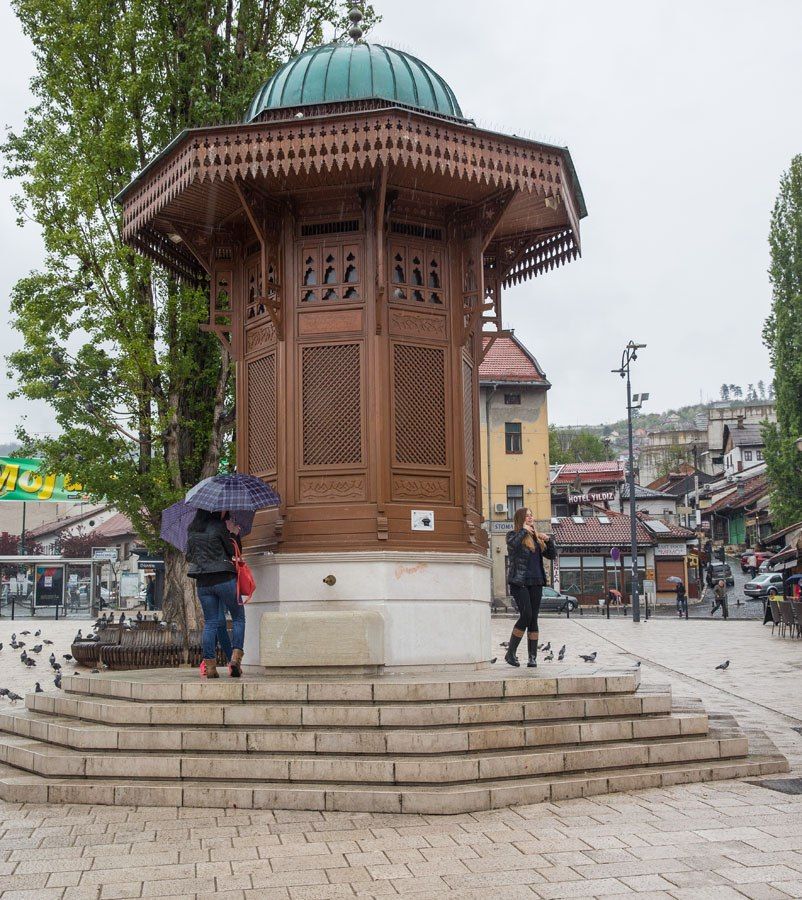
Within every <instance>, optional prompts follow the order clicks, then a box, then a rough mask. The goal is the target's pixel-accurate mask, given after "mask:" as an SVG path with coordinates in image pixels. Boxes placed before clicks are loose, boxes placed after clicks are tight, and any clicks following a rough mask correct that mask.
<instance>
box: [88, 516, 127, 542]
mask: <svg viewBox="0 0 802 900" xmlns="http://www.w3.org/2000/svg"><path fill="white" fill-rule="evenodd" d="M95 534H96V535H97V536H98V537H101V538H105V539H106V540H113V539H114V538H121V537H127V536H128V535H135V534H136V530H135V529H134V526H133V525H132V524H131V520H130V519H129V518H128V516H124V515H123V514H122V513H115V514H114V515H113V516H112V517H111V518H110V519H106V521H105V522H103V524H102V525H98V527H97V528H96V529H95Z"/></svg>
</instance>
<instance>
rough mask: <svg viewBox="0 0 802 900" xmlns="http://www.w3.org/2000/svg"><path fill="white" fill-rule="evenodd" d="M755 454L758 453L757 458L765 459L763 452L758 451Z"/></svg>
mask: <svg viewBox="0 0 802 900" xmlns="http://www.w3.org/2000/svg"><path fill="white" fill-rule="evenodd" d="M755 452H756V453H757V458H758V459H761V460H762V459H763V451H762V450H756V451H755Z"/></svg>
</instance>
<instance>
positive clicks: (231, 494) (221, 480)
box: [185, 472, 281, 513]
mask: <svg viewBox="0 0 802 900" xmlns="http://www.w3.org/2000/svg"><path fill="white" fill-rule="evenodd" d="M185 499H186V501H187V503H189V505H190V506H194V507H197V508H198V509H208V510H210V511H211V512H218V511H221V510H224V509H227V510H230V511H231V512H232V513H234V512H235V511H237V510H248V511H255V510H257V509H267V508H268V507H271V506H278V505H279V504H280V503H281V498H280V497H279V495H278V494H277V493H276V492H275V491H274V490H273V488H272V487H270V485H269V484H265V482H264V481H262V479H261V478H256V476H254V475H242V474H240V473H239V472H237V473H236V474H234V475H212V477H211V478H206V479H204V480H203V481H201V482H200V483H199V484H196V485H195V487H193V488H190V489H189V490H188V491H187V495H186V497H185Z"/></svg>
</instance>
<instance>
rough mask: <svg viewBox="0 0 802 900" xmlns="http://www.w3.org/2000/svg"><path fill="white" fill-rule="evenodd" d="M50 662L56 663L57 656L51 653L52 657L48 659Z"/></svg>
mask: <svg viewBox="0 0 802 900" xmlns="http://www.w3.org/2000/svg"><path fill="white" fill-rule="evenodd" d="M47 659H48V662H51V663H54V662H55V661H56V654H55V653H51V654H50V656H48V657H47Z"/></svg>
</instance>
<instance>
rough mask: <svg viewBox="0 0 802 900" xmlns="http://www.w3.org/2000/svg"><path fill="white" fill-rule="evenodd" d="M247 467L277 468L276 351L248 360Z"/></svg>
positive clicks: (255, 471)
mask: <svg viewBox="0 0 802 900" xmlns="http://www.w3.org/2000/svg"><path fill="white" fill-rule="evenodd" d="M248 420H249V421H248V469H249V470H250V472H251V473H252V474H254V475H260V474H264V473H267V472H275V471H276V446H277V441H276V354H275V353H270V354H269V355H268V356H262V357H260V358H259V359H255V360H253V361H252V362H249V363H248Z"/></svg>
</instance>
